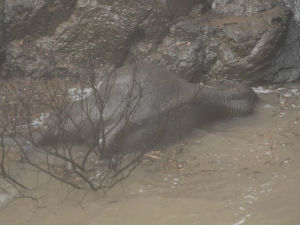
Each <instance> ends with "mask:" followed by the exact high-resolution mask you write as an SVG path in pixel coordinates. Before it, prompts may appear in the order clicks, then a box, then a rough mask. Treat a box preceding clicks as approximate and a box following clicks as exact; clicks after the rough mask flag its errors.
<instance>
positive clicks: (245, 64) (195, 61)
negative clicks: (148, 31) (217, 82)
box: [147, 6, 289, 81]
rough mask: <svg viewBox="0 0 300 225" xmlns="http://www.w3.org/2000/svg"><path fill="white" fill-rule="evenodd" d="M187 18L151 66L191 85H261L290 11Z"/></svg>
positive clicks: (280, 9) (153, 55) (277, 9)
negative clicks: (206, 82)
mask: <svg viewBox="0 0 300 225" xmlns="http://www.w3.org/2000/svg"><path fill="white" fill-rule="evenodd" d="M211 15H212V14H211V13H209V14H205V15H201V14H200V15H194V16H189V17H186V18H185V19H183V20H181V21H179V22H178V23H176V24H175V25H173V26H172V27H171V28H170V33H169V34H168V35H167V36H166V37H165V38H164V40H163V41H162V43H161V45H160V46H159V47H158V48H157V50H156V51H154V52H153V53H151V54H150V55H149V56H147V60H148V61H150V62H152V63H156V64H161V65H164V66H165V67H167V68H168V69H169V70H171V71H174V72H176V73H178V74H181V75H182V77H183V78H185V79H187V80H190V81H199V80H204V79H212V78H215V79H224V78H226V79H238V80H245V81H255V80H258V79H260V78H261V77H262V76H264V74H263V73H261V72H262V71H263V70H264V69H265V68H266V67H267V66H268V65H269V64H270V63H271V59H272V56H273V54H274V51H275V50H276V48H277V45H278V43H279V40H280V38H281V37H282V36H283V34H284V33H285V29H286V26H287V21H288V15H289V14H288V11H287V10H286V9H285V8H283V7H280V6H277V7H275V8H272V9H269V10H265V11H262V12H259V13H255V14H253V15H249V16H226V15H215V16H214V17H215V18H211V17H212V16H211Z"/></svg>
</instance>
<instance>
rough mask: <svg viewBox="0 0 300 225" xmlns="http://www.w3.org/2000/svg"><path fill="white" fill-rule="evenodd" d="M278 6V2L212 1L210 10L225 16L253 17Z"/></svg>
mask: <svg viewBox="0 0 300 225" xmlns="http://www.w3.org/2000/svg"><path fill="white" fill-rule="evenodd" d="M278 5H280V1H279V0H264V1H261V0H214V1H213V2H212V4H211V7H212V9H213V10H214V11H215V12H217V13H219V14H225V15H235V16H242V15H248V16H249V15H253V14H256V13H258V12H262V11H266V10H269V9H272V8H274V7H276V6H278Z"/></svg>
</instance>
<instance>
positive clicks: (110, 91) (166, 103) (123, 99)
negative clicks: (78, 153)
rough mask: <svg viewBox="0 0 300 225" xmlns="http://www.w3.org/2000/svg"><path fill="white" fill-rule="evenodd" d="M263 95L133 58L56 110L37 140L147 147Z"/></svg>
mask: <svg viewBox="0 0 300 225" xmlns="http://www.w3.org/2000/svg"><path fill="white" fill-rule="evenodd" d="M257 101H258V96H257V95H256V94H255V92H254V91H253V90H252V89H251V88H250V87H248V86H246V85H245V84H242V83H239V82H234V81H226V82H211V84H209V85H208V84H202V83H189V82H187V81H185V80H182V79H180V78H179V76H177V75H176V74H173V73H172V72H169V71H167V70H166V69H164V68H163V67H160V66H157V65H153V64H148V63H142V62H140V63H135V64H128V65H125V66H123V67H121V68H119V69H117V70H116V71H115V73H113V74H110V75H105V76H103V78H102V80H101V81H100V82H99V84H98V85H97V89H95V90H94V93H93V94H92V95H90V96H89V97H86V98H83V99H81V100H78V101H75V102H72V103H70V104H68V105H67V106H65V107H64V109H65V110H64V111H59V113H60V114H59V113H57V112H56V113H55V112H52V114H51V115H50V116H49V117H48V118H47V120H46V122H45V124H46V126H45V127H46V128H44V129H43V130H42V131H40V132H38V133H35V134H34V135H33V137H34V138H33V139H34V140H33V141H34V142H35V143H36V144H37V145H47V144H51V143H53V142H85V143H88V145H89V146H94V147H95V148H97V149H98V151H99V152H100V153H101V154H104V155H113V154H116V153H118V152H132V151H147V150H149V149H151V148H154V147H156V146H161V145H165V144H168V143H171V142H174V141H177V140H180V138H183V137H184V136H186V135H187V134H189V132H190V131H191V130H192V129H193V128H196V127H201V125H202V124H203V123H205V122H207V121H209V120H212V119H216V118H220V117H228V116H229V117H232V116H244V115H248V114H250V113H252V112H253V109H254V106H255V104H256V102H257ZM62 112H63V113H62ZM61 114H63V115H64V117H63V118H61ZM57 115H59V116H57Z"/></svg>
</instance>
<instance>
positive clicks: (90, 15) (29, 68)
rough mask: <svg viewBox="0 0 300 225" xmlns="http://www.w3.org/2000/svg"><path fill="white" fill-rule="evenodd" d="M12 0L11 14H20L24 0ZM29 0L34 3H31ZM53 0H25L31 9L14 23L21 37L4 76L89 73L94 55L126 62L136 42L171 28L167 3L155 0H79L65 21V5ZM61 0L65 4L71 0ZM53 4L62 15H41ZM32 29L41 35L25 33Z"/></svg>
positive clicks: (156, 37) (102, 59)
mask: <svg viewBox="0 0 300 225" xmlns="http://www.w3.org/2000/svg"><path fill="white" fill-rule="evenodd" d="M11 2H12V3H14V7H10V8H9V9H11V10H10V11H11V14H12V15H10V16H9V17H8V19H9V20H13V19H10V18H14V16H15V17H16V15H19V14H18V10H17V8H16V6H15V5H18V4H17V3H18V2H17V1H11ZM29 2H30V4H31V5H29V6H27V5H26V4H29ZM45 2H47V4H46V3H45ZM48 2H49V1H43V0H39V1H28V2H27V1H25V3H26V4H25V3H24V4H25V5H26V6H27V7H25V6H24V7H22V8H21V9H23V8H26V11H24V10H23V11H24V12H23V11H22V10H21V13H20V15H19V16H18V17H17V22H16V23H15V24H14V26H9V27H10V28H9V29H10V31H9V32H10V33H11V34H12V35H11V36H12V39H15V41H11V43H10V46H9V48H8V49H9V52H8V53H7V56H8V60H7V63H6V64H5V65H4V66H3V68H2V77H3V76H6V77H9V76H18V75H22V76H33V77H41V76H49V75H50V76H53V75H63V76H68V75H69V76H74V74H85V73H86V70H85V69H86V68H87V64H88V63H87V61H88V60H87V59H88V58H92V59H93V60H95V61H97V62H99V63H102V64H111V65H117V66H118V65H122V63H123V62H124V60H125V59H126V57H127V55H128V52H129V49H130V48H131V47H132V46H133V45H135V44H136V43H138V42H139V41H140V40H144V39H147V40H151V42H149V43H150V44H151V45H149V46H148V49H151V48H153V46H155V44H156V43H157V42H160V39H161V38H162V37H163V36H164V34H165V33H166V32H167V30H168V29H167V26H168V18H167V14H166V13H165V9H164V7H163V6H161V5H160V4H156V1H154V0H153V1H144V0H138V1H137V0H130V1H116V0H115V1H106V0H92V1H85V0H78V1H76V5H74V7H72V13H71V15H69V16H68V18H66V17H67V16H65V18H64V19H65V20H64V21H62V18H60V19H59V15H60V14H59V13H60V10H59V9H60V8H59V7H56V8H55V7H54V6H52V5H53V4H54V3H53V4H50V3H48ZM59 2H60V3H61V5H62V4H63V3H65V2H70V1H63V0H61V1H59ZM20 4H21V3H20ZM49 4H50V5H49ZM68 4H70V3H68ZM50 6H51V7H50ZM53 7H54V8H53ZM62 7H63V8H64V9H67V8H68V7H67V6H62ZM51 10H54V12H56V14H58V15H56V14H55V13H53V12H52V14H51V15H54V16H52V17H50V18H48V17H47V15H48V14H47V13H46V15H45V16H44V15H43V16H41V15H40V14H41V13H44V11H47V12H48V11H51ZM22 12H23V13H22ZM65 14H67V15H68V13H65ZM65 14H64V15H65ZM22 15H23V17H24V18H25V19H22V17H21V16H22ZM55 15H56V16H55ZM40 17H42V18H45V17H47V18H46V19H45V21H47V24H48V27H47V26H43V19H42V21H39V18H40ZM18 18H21V19H18ZM51 19H53V21H52V20H51ZM54 19H56V20H54ZM22 22H23V23H25V22H26V24H23V23H22ZM36 23H38V24H36ZM49 26H50V27H49ZM26 32H27V33H29V32H31V33H33V36H36V35H38V34H41V35H40V36H39V37H38V38H36V39H33V38H31V36H30V37H28V36H25V35H26ZM21 34H22V35H21ZM20 43H21V44H20ZM12 66H13V67H14V68H12Z"/></svg>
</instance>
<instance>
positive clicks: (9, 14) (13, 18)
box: [5, 0, 76, 40]
mask: <svg viewBox="0 0 300 225" xmlns="http://www.w3.org/2000/svg"><path fill="white" fill-rule="evenodd" d="M75 3H76V0H56V1H53V0H51V1H48V0H35V1H32V0H7V1H5V16H6V18H5V20H6V23H7V32H8V34H9V40H15V39H20V38H23V37H25V36H26V35H30V36H31V38H33V37H38V36H43V35H47V34H51V33H53V32H54V31H55V29H56V27H57V26H58V25H59V24H60V23H62V22H63V21H65V20H67V19H68V18H69V16H70V15H71V13H72V11H73V8H74V6H75Z"/></svg>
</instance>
